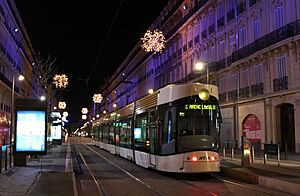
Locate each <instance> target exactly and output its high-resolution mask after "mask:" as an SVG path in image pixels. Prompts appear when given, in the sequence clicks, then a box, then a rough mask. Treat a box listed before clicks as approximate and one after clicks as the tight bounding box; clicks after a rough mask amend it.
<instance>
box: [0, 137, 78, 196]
mask: <svg viewBox="0 0 300 196" xmlns="http://www.w3.org/2000/svg"><path fill="white" fill-rule="evenodd" d="M0 181H1V183H0V195H1V196H2V195H3V196H11V195H13V196H24V195H30V196H31V195H34V196H35V195H39V196H40V195H64V196H69V195H70V196H73V195H75V196H77V190H76V182H75V176H74V173H73V166H72V154H71V148H70V145H68V143H63V144H62V145H55V146H52V147H51V148H50V149H49V150H48V152H47V155H45V156H42V158H41V159H32V160H29V159H28V160H27V163H26V166H23V167H16V166H15V167H12V168H10V169H8V170H7V171H5V172H4V173H2V174H0Z"/></svg>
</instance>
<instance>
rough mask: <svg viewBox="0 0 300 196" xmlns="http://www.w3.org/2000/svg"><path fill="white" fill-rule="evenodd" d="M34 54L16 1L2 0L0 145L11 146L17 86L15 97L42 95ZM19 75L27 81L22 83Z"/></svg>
mask: <svg viewBox="0 0 300 196" xmlns="http://www.w3.org/2000/svg"><path fill="white" fill-rule="evenodd" d="M34 54H35V53H34V50H33V47H32V45H31V43H30V40H29V37H28V35H27V32H26V29H25V27H24V25H23V23H22V20H21V18H20V16H19V13H18V11H17V8H16V5H15V3H14V1H13V0H3V1H0V104H1V107H0V139H1V140H0V145H5V144H9V143H10V142H9V133H10V128H11V119H12V118H11V115H12V97H13V96H12V89H13V86H14V98H20V97H23V98H25V97H26V98H34V97H37V95H38V93H39V88H38V85H37V84H38V83H37V82H36V81H37V79H36V77H35V76H34V74H33V72H32V66H33V65H34V62H35V60H34V58H35V55H34ZM19 75H23V76H24V78H25V80H24V81H22V82H21V81H18V79H17V78H18V76H19ZM13 84H14V85H13Z"/></svg>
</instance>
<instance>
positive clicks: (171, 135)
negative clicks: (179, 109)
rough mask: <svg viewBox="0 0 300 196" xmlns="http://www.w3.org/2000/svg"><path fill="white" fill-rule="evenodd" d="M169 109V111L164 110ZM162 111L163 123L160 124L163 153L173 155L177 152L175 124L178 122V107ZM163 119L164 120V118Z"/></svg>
mask: <svg viewBox="0 0 300 196" xmlns="http://www.w3.org/2000/svg"><path fill="white" fill-rule="evenodd" d="M164 109H167V110H164ZM162 110H163V111H164V113H162V112H163V111H160V115H161V116H160V119H161V120H162V123H161V124H160V131H161V139H162V140H161V153H162V154H171V153H174V152H175V122H176V107H172V108H170V109H169V107H164V108H162ZM162 117H163V118H162Z"/></svg>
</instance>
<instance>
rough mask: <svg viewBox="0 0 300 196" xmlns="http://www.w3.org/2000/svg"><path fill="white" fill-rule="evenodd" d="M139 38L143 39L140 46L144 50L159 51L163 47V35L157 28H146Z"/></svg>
mask: <svg viewBox="0 0 300 196" xmlns="http://www.w3.org/2000/svg"><path fill="white" fill-rule="evenodd" d="M141 39H142V41H143V44H142V48H144V49H145V51H146V52H152V51H154V53H156V52H161V51H162V49H163V48H165V42H166V41H165V36H164V35H163V33H162V32H161V31H158V30H157V29H155V30H154V31H153V32H151V31H150V30H147V31H146V33H145V34H144V37H143V38H141Z"/></svg>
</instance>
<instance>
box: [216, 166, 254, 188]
mask: <svg viewBox="0 0 300 196" xmlns="http://www.w3.org/2000/svg"><path fill="white" fill-rule="evenodd" d="M221 173H222V174H223V175H224V176H226V177H229V178H231V179H234V180H238V181H242V182H246V183H249V184H258V183H259V176H258V175H256V174H254V173H249V172H244V171H241V170H240V169H239V168H228V167H222V166H221Z"/></svg>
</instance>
